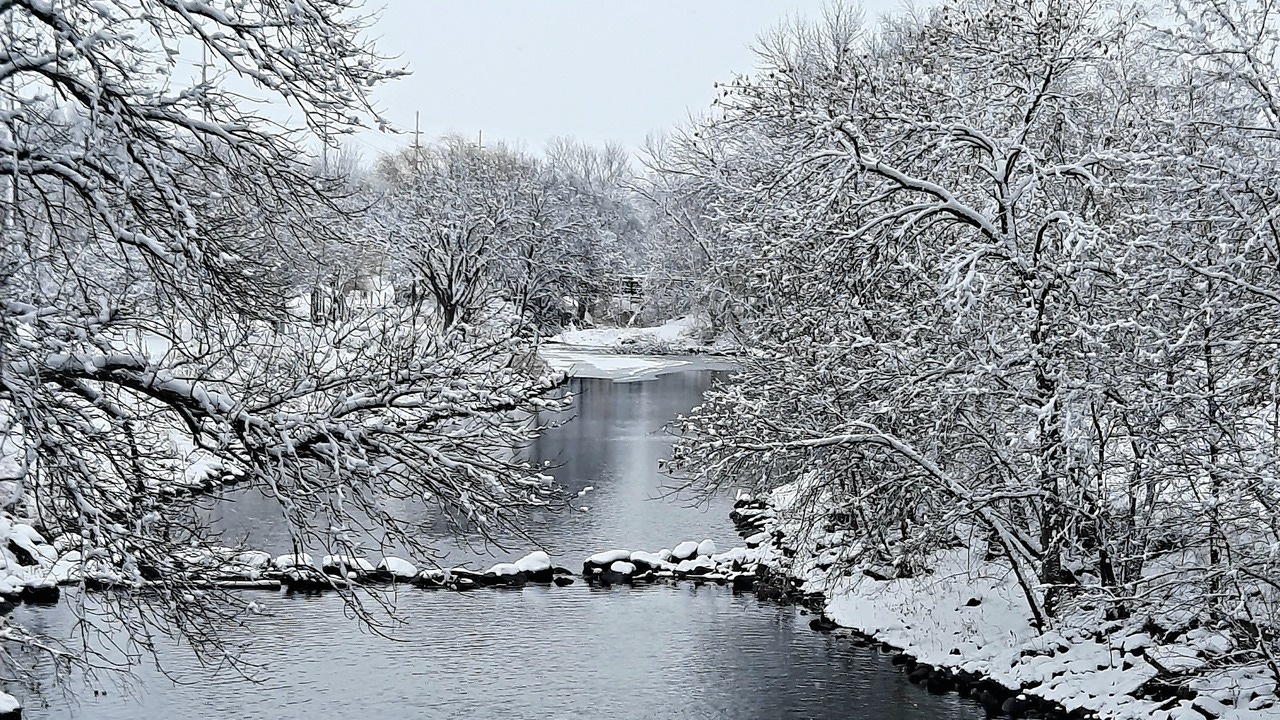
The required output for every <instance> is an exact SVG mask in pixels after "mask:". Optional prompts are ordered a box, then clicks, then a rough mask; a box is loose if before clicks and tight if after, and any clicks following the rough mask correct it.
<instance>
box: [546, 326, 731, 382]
mask: <svg viewBox="0 0 1280 720" xmlns="http://www.w3.org/2000/svg"><path fill="white" fill-rule="evenodd" d="M698 336H699V331H698V329H697V326H696V325H695V323H694V322H693V321H692V320H691V319H690V318H680V319H677V320H672V321H670V322H668V323H665V324H663V325H658V326H656V327H647V328H642V327H625V328H590V329H587V330H568V331H565V332H563V333H561V334H559V335H556V336H554V337H551V338H548V339H547V340H546V341H545V342H544V343H543V344H542V346H541V347H540V348H539V355H540V356H541V357H542V359H543V361H544V362H546V363H547V365H548V366H550V367H551V369H552V370H554V371H556V372H563V373H566V374H568V375H570V376H572V377H579V378H588V379H598V380H613V381H615V382H637V381H642V380H653V379H655V378H657V377H659V376H661V375H666V374H669V373H673V372H681V371H686V370H731V369H733V367H734V363H733V361H732V360H731V359H729V358H727V357H725V353H726V352H727V350H728V348H727V346H721V345H716V344H713V345H707V344H704V343H703V342H702V341H701V340H700V339H699V337H698Z"/></svg>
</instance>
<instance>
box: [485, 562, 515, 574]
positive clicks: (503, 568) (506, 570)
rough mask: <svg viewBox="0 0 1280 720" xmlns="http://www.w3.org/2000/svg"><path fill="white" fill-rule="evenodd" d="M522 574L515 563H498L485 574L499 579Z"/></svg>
mask: <svg viewBox="0 0 1280 720" xmlns="http://www.w3.org/2000/svg"><path fill="white" fill-rule="evenodd" d="M518 572H520V568H519V567H517V566H516V564H515V563H498V564H497V565H494V566H493V567H491V568H489V569H488V570H487V571H486V573H485V574H490V573H492V574H494V575H497V576H499V577H508V576H511V575H515V574H516V573H518Z"/></svg>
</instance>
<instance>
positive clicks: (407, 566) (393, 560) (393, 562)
mask: <svg viewBox="0 0 1280 720" xmlns="http://www.w3.org/2000/svg"><path fill="white" fill-rule="evenodd" d="M378 570H384V571H386V572H387V573H389V574H390V575H391V577H394V578H400V579H403V580H412V579H413V578H415V577H417V575H418V568H417V567H415V566H414V564H413V563H411V562H409V561H408V560H402V559H401V558H398V557H391V556H389V555H388V556H387V557H384V558H382V559H381V560H379V561H378Z"/></svg>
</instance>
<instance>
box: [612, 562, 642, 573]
mask: <svg viewBox="0 0 1280 720" xmlns="http://www.w3.org/2000/svg"><path fill="white" fill-rule="evenodd" d="M609 570H610V572H616V573H618V574H619V575H625V576H631V575H635V574H636V566H635V565H633V564H631V563H629V562H626V561H625V560H619V561H617V562H615V563H613V564H612V565H610V566H609Z"/></svg>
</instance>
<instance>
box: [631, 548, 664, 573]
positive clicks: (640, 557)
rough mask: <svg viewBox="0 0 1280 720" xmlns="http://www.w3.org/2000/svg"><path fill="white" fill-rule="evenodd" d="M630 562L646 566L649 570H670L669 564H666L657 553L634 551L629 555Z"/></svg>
mask: <svg viewBox="0 0 1280 720" xmlns="http://www.w3.org/2000/svg"><path fill="white" fill-rule="evenodd" d="M630 561H631V562H632V563H639V564H641V565H648V566H649V567H651V568H662V569H666V568H670V567H671V563H669V562H667V561H666V560H665V559H664V558H663V557H662V556H661V555H659V554H657V553H651V552H645V551H644V550H636V551H635V552H633V553H631V558H630Z"/></svg>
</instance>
